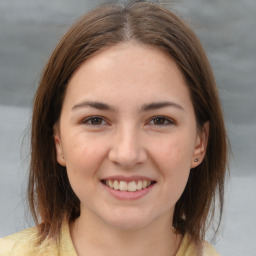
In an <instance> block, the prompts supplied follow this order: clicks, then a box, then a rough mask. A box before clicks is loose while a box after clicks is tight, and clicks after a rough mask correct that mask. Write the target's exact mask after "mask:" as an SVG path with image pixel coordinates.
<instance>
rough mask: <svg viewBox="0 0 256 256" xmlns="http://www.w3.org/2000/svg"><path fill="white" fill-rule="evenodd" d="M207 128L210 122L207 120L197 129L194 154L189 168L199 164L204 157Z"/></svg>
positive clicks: (207, 134)
mask: <svg viewBox="0 0 256 256" xmlns="http://www.w3.org/2000/svg"><path fill="white" fill-rule="evenodd" d="M209 129H210V124H209V122H206V123H204V125H203V126H202V128H201V129H200V131H198V134H197V138H196V144H195V149H194V154H193V157H192V160H191V168H195V167H197V166H198V165H200V164H201V162H202V161H203V159H204V156H205V153H206V150H207V144H208V137H209Z"/></svg>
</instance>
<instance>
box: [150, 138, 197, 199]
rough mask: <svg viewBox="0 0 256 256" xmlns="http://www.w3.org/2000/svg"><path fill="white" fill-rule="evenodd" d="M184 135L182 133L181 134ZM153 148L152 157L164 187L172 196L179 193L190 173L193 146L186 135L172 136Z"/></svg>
mask: <svg viewBox="0 0 256 256" xmlns="http://www.w3.org/2000/svg"><path fill="white" fill-rule="evenodd" d="M183 135H184V134H183ZM160 145H161V146H159V147H157V148H158V150H157V149H155V153H154V159H155V163H156V164H157V166H158V170H159V172H160V176H161V177H162V179H163V183H164V188H165V189H166V190H168V191H169V190H172V191H173V196H178V195H181V193H182V192H183V190H184V188H185V186H186V183H187V180H188V176H189V173H190V164H191V158H192V155H193V146H192V143H191V141H189V139H188V138H187V136H178V135H177V136H172V137H170V138H169V139H168V138H167V139H165V140H164V141H162V142H161V144H160Z"/></svg>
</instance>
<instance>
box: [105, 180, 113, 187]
mask: <svg viewBox="0 0 256 256" xmlns="http://www.w3.org/2000/svg"><path fill="white" fill-rule="evenodd" d="M107 185H108V186H110V187H111V188H113V187H114V185H113V182H112V180H109V181H108V184H107Z"/></svg>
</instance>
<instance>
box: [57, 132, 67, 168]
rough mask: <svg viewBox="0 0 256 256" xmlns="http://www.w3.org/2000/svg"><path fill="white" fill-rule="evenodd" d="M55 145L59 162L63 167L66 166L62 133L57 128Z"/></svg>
mask: <svg viewBox="0 0 256 256" xmlns="http://www.w3.org/2000/svg"><path fill="white" fill-rule="evenodd" d="M54 143H55V150H56V158H57V159H56V160H57V162H58V163H59V164H60V165H62V166H66V161H65V158H64V155H63V150H62V144H61V138H60V133H59V130H58V128H57V127H54Z"/></svg>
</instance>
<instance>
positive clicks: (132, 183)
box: [128, 181, 137, 192]
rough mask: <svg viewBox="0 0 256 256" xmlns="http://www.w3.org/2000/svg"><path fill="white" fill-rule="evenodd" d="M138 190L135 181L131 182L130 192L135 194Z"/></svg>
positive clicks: (129, 185) (129, 184)
mask: <svg viewBox="0 0 256 256" xmlns="http://www.w3.org/2000/svg"><path fill="white" fill-rule="evenodd" d="M136 190H137V185H136V182H135V181H131V182H129V183H128V191H130V192H134V191H136Z"/></svg>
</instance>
